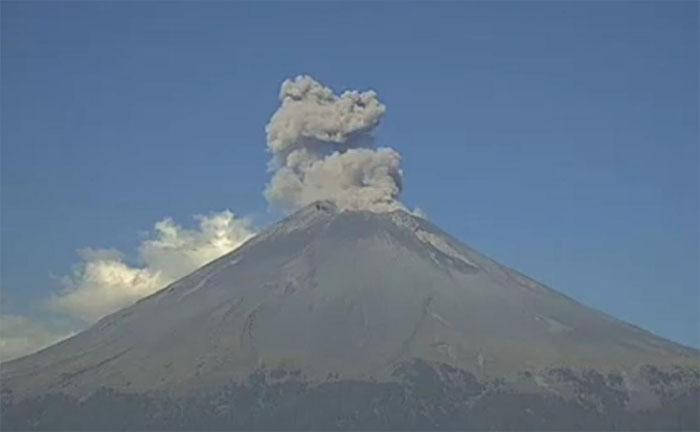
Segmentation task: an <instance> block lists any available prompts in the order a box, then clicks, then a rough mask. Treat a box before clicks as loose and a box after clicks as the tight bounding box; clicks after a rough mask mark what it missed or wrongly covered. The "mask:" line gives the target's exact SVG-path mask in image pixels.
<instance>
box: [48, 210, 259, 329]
mask: <svg viewBox="0 0 700 432" xmlns="http://www.w3.org/2000/svg"><path fill="white" fill-rule="evenodd" d="M197 219H198V220H199V228H198V229H186V228H182V227H180V226H178V225H177V224H175V223H174V222H173V221H172V220H171V219H165V220H162V221H160V222H158V223H156V224H155V228H154V233H153V234H152V235H151V238H149V239H148V240H145V241H144V242H143V243H142V244H141V246H140V247H139V255H140V258H141V261H142V262H143V265H142V266H138V267H133V266H130V265H129V264H127V263H126V262H124V259H123V255H122V254H121V253H119V252H117V251H114V250H104V249H102V250H94V249H84V250H81V251H79V253H80V256H81V258H82V262H81V263H80V264H79V265H78V266H77V267H76V269H75V270H74V272H73V275H72V276H70V277H68V278H66V279H65V280H64V283H65V285H66V289H65V290H64V291H63V292H62V293H60V294H58V295H56V296H54V298H52V299H51V301H50V305H51V307H52V308H53V309H54V310H56V311H60V312H64V313H67V314H69V315H70V316H72V317H74V318H77V319H79V320H82V321H85V322H94V321H96V320H98V319H99V318H101V317H103V316H105V315H107V314H109V313H111V312H114V311H116V310H118V309H120V308H122V307H124V306H126V305H128V304H131V303H133V302H134V301H136V300H138V299H140V298H142V297H144V296H147V295H149V294H152V293H154V292H155V291H157V290H159V289H161V288H163V287H165V286H166V285H168V284H169V283H171V282H173V281H175V280H177V279H179V278H181V277H183V276H185V275H187V274H188V273H190V272H192V271H194V270H196V269H197V268H199V267H201V266H202V265H204V264H206V263H207V262H209V261H212V260H214V259H216V258H218V257H220V256H222V255H224V254H226V253H228V252H231V251H233V250H234V249H236V248H237V247H238V246H240V245H241V244H242V243H243V242H244V241H245V240H247V239H248V238H250V237H251V236H252V235H253V230H252V228H251V223H250V221H249V220H247V219H238V218H236V217H235V215H234V214H233V213H231V212H229V211H224V212H221V213H215V214H211V215H209V216H198V217H197Z"/></svg>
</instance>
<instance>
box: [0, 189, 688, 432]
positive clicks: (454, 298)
mask: <svg viewBox="0 0 700 432" xmlns="http://www.w3.org/2000/svg"><path fill="white" fill-rule="evenodd" d="M0 372H1V379H2V417H1V418H0V422H1V426H2V429H3V430H14V429H51V430H56V429H72V430H74V429H89V430H100V429H109V430H115V429H138V430H149V429H152V430H163V429H167V430H172V429H187V430H192V429H218V430H222V429H385V430H386V429H461V430H464V429H479V430H484V429H518V430H524V429H531V430H543V429H553V430H562V429H566V430H572V429H588V430H591V429H594V430H595V429H597V430H610V429H655V430H656V429H697V428H698V427H699V425H698V423H699V420H698V417H699V415H698V398H699V394H700V360H699V353H698V351H697V350H694V349H691V348H688V347H684V346H681V345H679V344H676V343H673V342H671V341H668V340H665V339H662V338H660V337H657V336H655V335H653V334H651V333H649V332H647V331H644V330H642V329H640V328H638V327H635V326H632V325H630V324H626V323H624V322H621V321H619V320H617V319H615V318H612V317H610V316H608V315H606V314H604V313H602V312H599V311H596V310H594V309H591V308H589V307H586V306H584V305H582V304H580V303H578V302H576V301H574V300H573V299H571V298H569V297H567V296H564V295H562V294H560V293H558V292H556V291H554V290H552V289H550V288H548V287H546V286H544V285H542V284H540V283H538V282H536V281H534V280H532V279H530V278H528V277H526V276H524V275H522V274H520V273H518V272H516V271H514V270H512V269H509V268H507V267H505V266H503V265H501V264H498V263H497V262H495V261H493V260H491V259H489V258H487V257H485V256H484V255H482V254H480V253H479V252H477V251H475V250H473V249H471V248H469V247H467V246H465V245H464V244H462V243H460V242H459V241H457V240H455V239H453V238H451V237H450V236H449V235H447V234H445V233H444V232H443V231H441V230H440V229H439V228H437V227H435V226H434V225H432V224H431V223H430V222H428V221H426V220H424V219H422V218H419V217H416V216H414V215H411V214H409V213H407V212H404V211H400V210H397V211H393V212H387V213H373V212H368V211H349V210H340V209H338V208H337V207H336V206H335V205H333V204H332V203H330V202H316V203H313V204H311V205H309V206H307V207H305V208H303V209H302V210H300V211H298V212H297V213H295V214H293V215H292V216H290V217H288V218H287V219H285V220H283V221H281V222H279V223H278V224H276V225H273V226H272V227H270V228H269V229H267V230H266V231H264V232H262V233H261V234H259V235H257V236H256V237H254V238H252V239H250V240H249V241H248V242H247V243H245V244H244V245H243V246H242V247H240V248H239V249H237V250H235V251H234V252H231V253H230V254H228V255H225V256H223V257H221V258H219V259H217V260H215V261H213V262H211V263H209V264H207V265H205V266H204V267H202V268H200V269H199V270H197V271H195V272H194V273H192V274H190V275H188V276H186V277H184V278H183V279H181V280H179V281H177V282H175V283H173V284H171V285H169V286H167V287H166V288H164V289H162V290H160V291H158V292H157V293H155V294H153V295H151V296H149V297H147V298H144V299H142V300H140V301H138V302H136V303H135V304H133V305H131V306H129V307H127V308H125V309H122V310H120V311H118V312H116V313H114V314H112V315H109V316H107V317H105V318H103V319H102V320H100V321H99V322H98V323H96V324H95V325H94V326H92V327H91V328H89V329H87V330H86V331H84V332H82V333H80V334H78V335H76V336H74V337H71V338H70V339H67V340H65V341H63V342H60V343H58V344H56V345H53V346H51V347H49V348H47V349H44V350H42V351H40V352H37V353H35V354H32V355H29V356H26V357H23V358H20V359H17V360H14V361H10V362H8V363H6V364H3V365H2V368H1V371H0Z"/></svg>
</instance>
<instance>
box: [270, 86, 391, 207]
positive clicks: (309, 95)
mask: <svg viewBox="0 0 700 432" xmlns="http://www.w3.org/2000/svg"><path fill="white" fill-rule="evenodd" d="M279 98H280V102H281V105H280V107H279V108H278V109H277V111H276V112H275V114H273V116H272V118H271V119H270V122H269V123H268V125H267V127H266V129H265V130H266V132H267V147H268V150H269V151H270V153H272V160H271V161H270V169H271V171H272V172H273V176H272V179H271V180H270V183H269V184H268V185H267V188H266V189H265V197H266V198H267V200H268V201H269V202H270V203H271V204H273V205H275V206H278V207H281V208H283V209H286V210H294V209H297V208H300V207H303V206H305V205H307V204H309V203H311V202H313V201H316V200H321V199H325V200H331V201H333V202H335V203H336V205H337V206H338V207H340V208H343V209H355V210H371V211H375V212H382V211H390V210H395V209H399V208H400V209H403V208H404V206H403V204H401V203H400V202H399V200H398V198H399V194H400V193H401V178H402V173H401V168H400V165H401V156H400V155H399V153H398V152H396V151H395V150H393V149H390V148H375V147H374V140H373V135H372V132H373V131H374V129H375V128H376V127H377V126H378V125H379V122H380V120H381V118H382V117H383V116H384V113H385V111H386V107H385V106H384V104H382V103H381V102H380V101H379V99H378V97H377V94H376V93H375V92H374V91H371V90H370V91H365V92H359V91H354V90H353V91H346V92H344V93H343V94H341V95H340V96H338V95H336V94H334V93H333V91H332V90H331V89H330V88H328V87H325V86H324V85H323V84H321V83H319V82H318V81H316V80H314V79H313V78H311V77H309V76H298V77H296V78H295V79H293V80H286V81H285V82H284V83H283V84H282V88H281V90H280V96H279Z"/></svg>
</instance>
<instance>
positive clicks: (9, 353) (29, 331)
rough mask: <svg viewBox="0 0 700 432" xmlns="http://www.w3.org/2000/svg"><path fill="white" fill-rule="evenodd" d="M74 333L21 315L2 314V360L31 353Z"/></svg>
mask: <svg viewBox="0 0 700 432" xmlns="http://www.w3.org/2000/svg"><path fill="white" fill-rule="evenodd" d="M73 334H74V333H73V332H71V331H69V330H57V329H55V328H54V327H53V326H49V325H46V324H42V323H40V322H38V321H35V320H32V319H29V318H27V317H24V316H21V315H9V314H0V361H7V360H11V359H14V358H17V357H21V356H24V355H27V354H31V353H33V352H35V351H38V350H39V349H41V348H44V347H46V346H49V345H51V344H54V343H56V342H58V341H61V340H63V339H66V338H68V337H70V336H72V335H73Z"/></svg>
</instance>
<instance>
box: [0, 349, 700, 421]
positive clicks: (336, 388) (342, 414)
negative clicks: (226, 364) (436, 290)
mask: <svg viewBox="0 0 700 432" xmlns="http://www.w3.org/2000/svg"><path fill="white" fill-rule="evenodd" d="M548 373H549V374H550V375H551V376H553V377H556V378H557V379H558V380H560V381H561V382H562V383H565V384H567V385H568V386H569V387H570V388H571V389H572V390H573V397H571V398H563V397H560V396H556V395H554V394H551V393H535V392H522V391H520V392H516V391H514V390H513V389H512V388H510V386H508V385H506V384H504V382H503V381H500V380H497V381H496V382H489V383H480V382H479V381H478V380H477V379H476V377H474V376H473V375H471V374H470V373H468V372H465V371H462V370H459V369H454V368H452V367H450V366H447V365H438V366H435V367H433V366H429V365H428V364H426V363H424V362H421V361H414V362H412V363H409V364H407V365H404V366H402V367H400V368H398V369H397V370H396V373H395V377H396V381H393V382H386V383H379V382H366V381H355V380H342V379H337V378H336V377H334V376H329V379H328V381H326V382H324V383H322V384H317V385H309V384H307V383H306V382H305V381H304V380H303V378H302V375H301V374H300V373H299V372H298V371H283V370H274V371H269V370H261V371H258V372H256V373H255V374H253V375H251V376H250V377H249V379H248V381H247V382H246V383H245V384H231V385H227V386H224V387H222V388H220V389H219V390H217V391H215V392H208V393H206V394H200V395H190V396H185V397H173V396H167V395H165V394H162V393H146V394H129V393H120V392H117V391H114V390H110V389H102V390H99V391H97V392H95V393H93V394H92V395H91V396H89V397H87V398H84V399H82V400H80V399H78V398H74V397H70V396H67V395H65V394H50V395H45V396H42V397H36V398H31V399H24V400H21V401H15V400H13V395H12V394H11V393H10V392H4V393H3V398H2V417H1V418H0V429H2V430H3V431H6V430H144V429H145V430H231V429H258V430H280V429H287V430H290V429H297V430H300V429H316V430H320V429H348V430H349V429H354V430H357V429H364V430H389V429H391V430H407V429H413V430H447V429H451V430H465V429H467V430H469V429H472V430H698V428H699V425H700V423H699V419H698V416H699V414H698V403H699V395H700V387H698V385H697V383H695V384H693V385H691V386H690V387H687V386H686V388H685V389H683V390H678V389H679V388H678V387H677V386H676V387H674V388H675V389H676V391H673V392H672V391H669V390H668V389H669V385H671V384H673V379H674V377H673V376H672V375H669V374H663V373H660V372H659V371H658V370H655V369H648V370H647V377H648V379H649V380H650V381H651V382H652V384H653V385H654V386H655V389H656V391H657V394H658V396H659V400H660V401H661V404H660V405H658V406H656V407H655V408H653V409H646V410H629V409H628V408H627V406H626V405H627V402H628V396H627V393H626V392H625V390H624V389H623V387H622V386H621V382H620V380H619V377H617V376H615V375H614V374H608V375H603V374H601V373H598V372H596V371H592V370H588V371H583V372H581V371H578V372H574V371H572V370H570V369H553V370H550V371H549V372H548Z"/></svg>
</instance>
